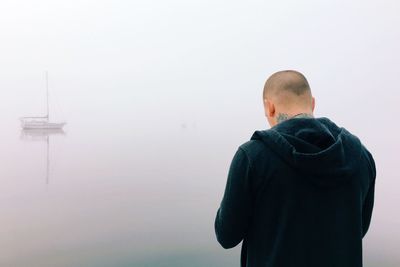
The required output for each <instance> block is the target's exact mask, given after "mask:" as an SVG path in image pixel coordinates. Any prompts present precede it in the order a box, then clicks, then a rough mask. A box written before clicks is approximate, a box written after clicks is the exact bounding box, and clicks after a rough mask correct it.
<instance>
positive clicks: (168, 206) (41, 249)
mask: <svg viewBox="0 0 400 267" xmlns="http://www.w3.org/2000/svg"><path fill="white" fill-rule="evenodd" d="M90 128H92V129H93V130H92V131H91V130H90ZM199 128H200V129H199ZM7 129H8V130H7V131H3V133H2V140H3V144H4V148H5V149H4V150H3V152H2V153H1V160H2V162H3V166H2V167H1V169H2V173H1V184H2V187H1V188H0V192H1V199H2V201H1V202H0V203H1V204H0V205H1V228H0V235H1V239H0V246H1V247H2V253H1V256H0V263H1V264H0V265H1V266H16V267H17V266H18V267H19V266H21V267H22V266H53V267H54V266H235V265H237V264H238V259H239V254H238V252H239V251H238V249H239V248H237V249H233V250H229V251H225V250H223V249H222V248H221V247H219V245H218V244H217V241H216V240H215V235H214V228H213V222H214V216H215V212H216V208H217V207H218V205H219V202H220V198H221V197H222V190H223V188H224V185H225V179H226V178H225V177H226V172H227V164H228V163H229V161H230V158H231V155H233V154H232V153H233V152H234V151H232V150H233V149H235V148H236V147H235V146H232V145H231V144H230V141H224V140H226V138H225V139H223V138H221V139H219V138H218V136H217V137H216V138H215V139H211V138H205V136H207V135H211V134H213V133H212V132H207V131H204V129H201V127H199V126H198V125H196V123H195V122H182V123H181V124H175V125H171V126H170V128H169V129H166V128H165V127H164V129H163V130H162V131H158V130H156V129H147V130H146V128H145V127H142V128H140V127H137V130H135V131H132V130H129V129H128V128H127V127H124V126H122V125H120V127H118V125H113V127H110V128H109V127H106V126H105V125H103V126H101V124H100V123H98V124H95V125H90V126H89V127H84V126H83V124H80V125H74V124H73V123H70V124H68V125H67V126H66V127H65V132H64V133H62V132H61V133H60V132H29V131H28V132H26V131H25V132H24V131H21V130H20V129H19V126H18V122H10V127H8V128H7ZM96 129H97V130H96ZM205 139H207V140H208V142H204V140H205Z"/></svg>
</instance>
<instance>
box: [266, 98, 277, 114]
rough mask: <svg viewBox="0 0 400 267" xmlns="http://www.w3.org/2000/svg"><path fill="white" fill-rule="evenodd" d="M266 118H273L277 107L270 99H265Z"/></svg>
mask: <svg viewBox="0 0 400 267" xmlns="http://www.w3.org/2000/svg"><path fill="white" fill-rule="evenodd" d="M264 107H265V116H266V117H273V116H274V115H275V105H274V103H272V102H271V101H269V100H268V99H266V98H265V99H264Z"/></svg>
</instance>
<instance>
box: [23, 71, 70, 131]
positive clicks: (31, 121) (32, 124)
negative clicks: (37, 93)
mask: <svg viewBox="0 0 400 267" xmlns="http://www.w3.org/2000/svg"><path fill="white" fill-rule="evenodd" d="M46 100H47V101H46V103H47V114H46V116H36V117H21V118H20V121H21V127H22V128H23V129H38V130H40V129H62V128H63V127H64V125H65V124H66V122H64V121H63V122H52V121H50V114H49V79H48V73H47V71H46Z"/></svg>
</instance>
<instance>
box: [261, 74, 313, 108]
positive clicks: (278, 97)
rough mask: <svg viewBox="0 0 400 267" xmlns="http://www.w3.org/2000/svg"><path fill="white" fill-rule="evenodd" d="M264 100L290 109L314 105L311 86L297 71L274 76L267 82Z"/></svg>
mask: <svg viewBox="0 0 400 267" xmlns="http://www.w3.org/2000/svg"><path fill="white" fill-rule="evenodd" d="M263 98H264V99H268V100H269V101H272V102H274V103H275V104H276V105H279V106H281V107H286V108H289V109H291V108H296V107H310V106H311V104H312V95H311V89H310V85H309V84H308V81H307V79H306V77H304V75H303V74H301V73H300V72H298V71H295V70H283V71H278V72H276V73H274V74H272V75H271V76H270V77H269V78H268V80H267V81H266V82H265V85H264V91H263Z"/></svg>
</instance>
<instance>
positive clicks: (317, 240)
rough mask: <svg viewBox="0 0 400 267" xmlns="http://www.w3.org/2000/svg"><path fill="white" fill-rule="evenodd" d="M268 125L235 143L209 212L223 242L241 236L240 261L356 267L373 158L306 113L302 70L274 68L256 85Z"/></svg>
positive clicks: (267, 266)
mask: <svg viewBox="0 0 400 267" xmlns="http://www.w3.org/2000/svg"><path fill="white" fill-rule="evenodd" d="M263 100H264V110H265V116H266V117H267V119H268V122H269V124H270V125H271V128H270V129H268V130H260V131H255V132H254V134H253V135H252V136H251V138H250V140H249V141H247V142H245V143H243V144H242V145H240V146H239V147H238V149H237V151H236V153H235V155H234V157H233V160H232V163H231V165H230V168H229V173H228V178H227V183H226V188H225V192H224V196H223V199H222V202H221V205H220V207H219V209H218V211H217V215H216V218H215V223H214V226H215V233H216V237H217V240H218V242H219V243H220V244H221V245H222V247H224V248H226V249H228V248H232V247H235V246H236V245H238V244H239V243H240V242H241V241H242V240H243V242H242V248H241V266H242V267H244V266H247V267H303V266H304V267H361V266H362V238H363V237H364V236H365V234H366V232H367V231H368V228H369V225H370V221H371V215H372V209H373V205H374V189H375V176H376V169H375V162H374V159H373V157H372V155H371V153H370V152H369V151H368V150H367V149H366V147H365V146H364V145H363V144H362V143H361V141H360V140H359V138H358V137H356V136H355V135H353V134H351V133H350V132H349V131H347V130H346V129H345V128H343V127H338V126H337V125H336V124H335V123H334V122H332V121H331V120H329V119H328V118H326V117H320V118H315V117H314V115H313V111H314V107H315V99H314V97H313V96H312V94H311V89H310V86H309V84H308V82H307V80H306V78H305V77H304V75H303V74H301V73H300V72H297V71H294V70H285V71H279V72H276V73H274V74H273V75H272V76H270V77H269V78H268V80H267V81H266V83H265V86H264V92H263Z"/></svg>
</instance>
